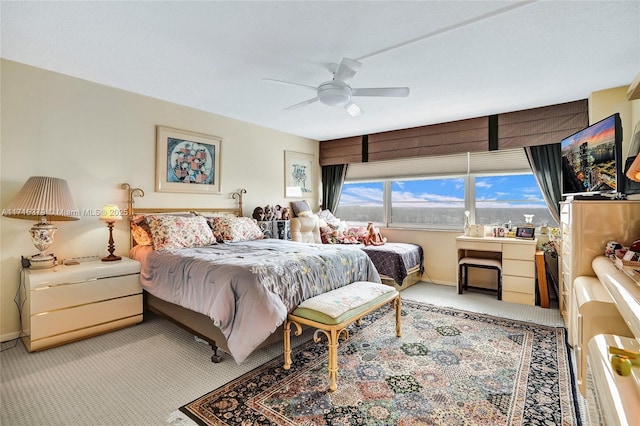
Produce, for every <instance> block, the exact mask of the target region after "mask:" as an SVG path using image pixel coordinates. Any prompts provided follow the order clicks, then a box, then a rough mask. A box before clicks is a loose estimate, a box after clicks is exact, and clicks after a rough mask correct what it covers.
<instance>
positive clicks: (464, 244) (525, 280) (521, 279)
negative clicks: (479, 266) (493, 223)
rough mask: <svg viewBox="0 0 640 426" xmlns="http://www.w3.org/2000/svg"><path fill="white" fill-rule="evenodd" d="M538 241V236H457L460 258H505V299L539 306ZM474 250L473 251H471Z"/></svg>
mask: <svg viewBox="0 0 640 426" xmlns="http://www.w3.org/2000/svg"><path fill="white" fill-rule="evenodd" d="M537 243H538V240H537V239H533V240H522V239H518V238H506V237H505V238H496V237H484V238H478V237H467V236H464V235H461V236H459V237H456V248H457V249H458V259H457V260H460V259H462V258H463V257H465V256H476V257H478V256H482V255H484V256H485V257H494V258H499V259H501V260H502V300H504V301H505V302H514V303H521V304H524V305H535V303H536V291H535V285H536V264H535V255H536V245H537ZM470 252H472V253H471V254H470ZM479 252H483V253H479ZM456 263H457V261H456ZM456 269H457V268H456Z"/></svg>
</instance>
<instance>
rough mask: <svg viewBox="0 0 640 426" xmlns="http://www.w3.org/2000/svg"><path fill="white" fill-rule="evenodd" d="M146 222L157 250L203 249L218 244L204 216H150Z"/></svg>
mask: <svg viewBox="0 0 640 426" xmlns="http://www.w3.org/2000/svg"><path fill="white" fill-rule="evenodd" d="M146 221H147V223H148V224H149V229H150V230H151V237H152V238H153V248H154V249H156V250H169V249H176V248H183V247H201V246H207V245H210V244H214V243H215V242H216V239H215V238H214V237H213V232H212V231H211V228H210V227H209V225H207V220H206V219H205V218H204V217H202V216H193V217H180V216H161V215H148V216H146Z"/></svg>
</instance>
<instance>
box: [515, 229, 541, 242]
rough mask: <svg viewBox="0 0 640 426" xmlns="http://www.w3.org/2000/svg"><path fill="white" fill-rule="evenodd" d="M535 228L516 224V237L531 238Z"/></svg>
mask: <svg viewBox="0 0 640 426" xmlns="http://www.w3.org/2000/svg"><path fill="white" fill-rule="evenodd" d="M535 233H536V228H534V227H532V226H518V228H517V229H516V238H524V239H527V240H533V238H534V234H535Z"/></svg>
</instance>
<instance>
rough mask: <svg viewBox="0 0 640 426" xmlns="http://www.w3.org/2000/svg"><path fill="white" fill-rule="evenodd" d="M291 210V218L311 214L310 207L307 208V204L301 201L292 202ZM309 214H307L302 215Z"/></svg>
mask: <svg viewBox="0 0 640 426" xmlns="http://www.w3.org/2000/svg"><path fill="white" fill-rule="evenodd" d="M291 210H293V216H294V217H296V216H304V215H305V214H306V215H309V214H311V207H309V203H307V202H306V201H305V200H302V201H292V202H291ZM303 212H309V213H303Z"/></svg>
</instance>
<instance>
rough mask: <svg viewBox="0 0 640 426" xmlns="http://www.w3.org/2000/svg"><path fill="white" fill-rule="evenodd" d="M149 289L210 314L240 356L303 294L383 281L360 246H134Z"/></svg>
mask: <svg viewBox="0 0 640 426" xmlns="http://www.w3.org/2000/svg"><path fill="white" fill-rule="evenodd" d="M131 257H132V258H134V259H136V260H139V261H140V262H141V264H142V269H141V272H140V281H141V284H142V286H143V288H144V289H145V290H146V291H148V292H149V293H151V294H153V295H154V296H156V297H158V298H160V299H163V300H166V301H168V302H171V303H174V304H177V305H180V306H183V307H185V308H187V309H190V310H193V311H196V312H199V313H202V314H205V315H207V316H209V317H210V318H211V319H212V320H213V322H214V324H215V325H216V326H217V327H218V328H220V330H221V331H222V333H223V334H224V335H225V336H226V338H227V344H228V347H229V350H230V351H231V355H232V356H233V358H234V359H235V361H236V362H237V363H241V362H242V361H244V360H245V359H246V357H247V356H248V355H249V354H250V353H251V352H252V351H253V350H254V349H255V348H257V347H258V346H259V345H260V343H262V342H263V341H264V340H265V339H266V338H267V337H269V335H270V334H272V333H273V332H274V331H275V330H276V329H277V328H278V326H280V325H281V324H282V323H283V322H284V320H285V318H286V316H287V314H288V313H289V312H291V311H293V310H294V309H295V308H296V306H297V305H298V304H299V303H300V302H302V301H303V300H305V299H308V298H310V297H313V296H315V295H318V294H320V293H324V292H327V291H330V290H333V289H335V288H338V287H341V286H344V285H346V284H349V283H351V282H354V281H373V282H380V276H379V275H378V272H377V270H376V268H375V266H374V265H373V263H372V261H371V259H370V258H369V257H368V256H367V255H366V254H365V253H364V252H362V251H361V250H359V249H358V248H357V247H350V246H325V245H318V244H303V243H296V242H290V241H282V240H275V239H265V240H255V241H247V242H238V243H225V244H216V245H212V246H206V247H197V248H184V249H176V250H165V251H156V250H152V249H151V248H150V247H140V246H136V247H134V248H132V249H131Z"/></svg>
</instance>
